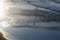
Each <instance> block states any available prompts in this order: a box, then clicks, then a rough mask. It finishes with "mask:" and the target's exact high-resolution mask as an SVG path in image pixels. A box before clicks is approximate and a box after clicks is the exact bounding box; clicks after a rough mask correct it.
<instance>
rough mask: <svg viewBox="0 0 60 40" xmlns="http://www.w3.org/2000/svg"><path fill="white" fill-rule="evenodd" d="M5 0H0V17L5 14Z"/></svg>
mask: <svg viewBox="0 0 60 40" xmlns="http://www.w3.org/2000/svg"><path fill="white" fill-rule="evenodd" d="M5 11H6V10H5V0H0V18H2V17H4V16H5Z"/></svg>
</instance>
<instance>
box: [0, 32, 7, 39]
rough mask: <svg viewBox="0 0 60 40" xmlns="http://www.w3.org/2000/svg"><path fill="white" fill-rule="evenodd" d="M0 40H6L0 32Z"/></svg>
mask: <svg viewBox="0 0 60 40" xmlns="http://www.w3.org/2000/svg"><path fill="white" fill-rule="evenodd" d="M0 40H7V39H6V38H4V36H3V34H2V33H1V32H0Z"/></svg>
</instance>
